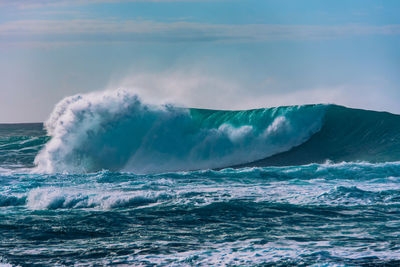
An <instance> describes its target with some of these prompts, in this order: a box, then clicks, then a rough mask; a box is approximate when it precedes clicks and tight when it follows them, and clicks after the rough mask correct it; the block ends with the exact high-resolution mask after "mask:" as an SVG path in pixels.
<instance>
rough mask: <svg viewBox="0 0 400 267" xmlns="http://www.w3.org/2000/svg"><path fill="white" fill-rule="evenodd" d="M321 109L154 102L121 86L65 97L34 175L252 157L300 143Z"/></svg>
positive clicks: (197, 165)
mask: <svg viewBox="0 0 400 267" xmlns="http://www.w3.org/2000/svg"><path fill="white" fill-rule="evenodd" d="M325 109H326V106H324V105H316V106H293V107H280V108H270V109H258V110H248V111H217V110H200V109H186V108H179V107H175V106H172V105H164V106H154V105H149V104H146V103H145V102H143V101H141V100H140V99H139V97H138V96H137V95H135V94H132V93H130V92H129V91H126V90H115V91H105V92H97V93H91V94H86V95H76V96H72V97H67V98H65V99H64V100H62V101H61V102H60V103H58V104H57V106H56V107H55V109H54V111H53V112H52V114H51V116H50V118H49V120H48V121H47V122H46V124H45V126H46V129H47V132H48V134H49V135H50V136H51V140H50V141H49V142H47V143H46V145H45V147H44V148H43V149H42V150H41V151H40V153H39V154H38V155H37V157H36V159H35V163H36V164H37V171H39V172H50V173H51V172H70V173H80V172H92V171H98V170H101V169H108V170H114V171H121V170H123V171H133V172H136V173H157V172H166V171H179V170H193V169H208V168H221V167H227V166H232V165H236V164H242V163H246V162H252V161H255V160H258V159H262V158H265V157H268V156H271V155H274V154H276V153H280V152H283V151H287V150H289V149H291V148H292V147H294V146H297V145H299V144H301V143H303V142H305V141H306V140H307V139H308V138H310V136H312V135H313V134H314V133H316V132H317V131H318V130H319V129H320V128H321V125H322V118H323V116H324V111H325Z"/></svg>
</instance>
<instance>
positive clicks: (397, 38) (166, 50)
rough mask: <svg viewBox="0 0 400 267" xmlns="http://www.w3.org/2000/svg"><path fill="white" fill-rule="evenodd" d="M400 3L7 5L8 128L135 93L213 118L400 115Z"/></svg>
mask: <svg viewBox="0 0 400 267" xmlns="http://www.w3.org/2000/svg"><path fill="white" fill-rule="evenodd" d="M398 14H400V1H397V0H386V1H383V0H373V1H372V0H335V1H327V0H302V1H300V0H230V1H228V0H147V1H146V0H125V1H124V0H86V1H83V0H69V1H66V0H52V1H50V0H0V123H10V122H41V121H45V120H46V119H47V118H48V116H49V115H50V113H51V111H52V109H53V107H54V105H55V104H56V103H57V102H58V101H60V100H61V99H63V98H64V97H67V96H70V95H74V94H78V93H87V92H92V91H101V90H117V89H119V88H124V89H129V90H133V91H135V92H137V93H138V94H139V96H140V97H141V98H142V99H143V100H144V101H148V102H152V103H153V102H154V103H174V104H176V105H180V106H187V107H199V108H211V109H250V108H259V107H273V106H280V105H298V104H312V103H335V104H340V105H345V106H349V107H355V108H363V109H373V110H382V111H389V112H392V113H398V114H400V49H399V48H400V16H399V15H398Z"/></svg>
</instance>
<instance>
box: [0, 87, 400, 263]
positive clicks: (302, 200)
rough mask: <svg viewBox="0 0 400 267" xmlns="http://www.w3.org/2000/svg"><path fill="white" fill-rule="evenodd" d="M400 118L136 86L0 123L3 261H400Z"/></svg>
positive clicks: (79, 97)
mask: <svg viewBox="0 0 400 267" xmlns="http://www.w3.org/2000/svg"><path fill="white" fill-rule="evenodd" d="M399 244H400V116H399V115H395V114H391V113H386V112H376V111H367V110H360V109H351V108H346V107H342V106H338V105H325V104H318V105H302V106H287V107H275V108H262V109H253V110H240V111H226V110H207V109H195V108H186V107H180V106H176V105H172V104H165V105H159V104H158V105H157V104H154V103H153V104H152V103H149V102H146V99H141V98H140V96H138V95H136V94H134V93H132V92H131V91H129V90H114V91H104V92H94V93H89V94H79V95H75V96H71V97H67V98H65V99H63V100H62V101H60V102H59V103H58V104H57V105H56V106H55V108H54V110H53V112H52V113H51V115H50V117H49V119H48V120H47V121H46V122H45V123H33V124H0V265H5V266H54V265H77V266H93V265H118V264H121V265H135V266H154V265H160V266H192V265H202V266H203V265H204V266H226V265H228V266H259V265H262V266H265V265H266V266H270V265H273V266H275V265H277V266H287V265H300V266H309V265H314V266H371V265H374V266H375V265H386V266H387V265H392V266H396V265H399V264H400V245H399Z"/></svg>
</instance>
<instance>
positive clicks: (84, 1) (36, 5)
mask: <svg viewBox="0 0 400 267" xmlns="http://www.w3.org/2000/svg"><path fill="white" fill-rule="evenodd" d="M210 1H218V0H68V1H67V0H35V1H32V0H0V7H2V6H3V7H11V8H17V9H40V8H49V7H50V8H52V7H69V6H80V5H92V4H101V3H108V4H117V3H130V2H142V3H145V2H210Z"/></svg>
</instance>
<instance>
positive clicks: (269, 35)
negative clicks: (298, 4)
mask: <svg viewBox="0 0 400 267" xmlns="http://www.w3.org/2000/svg"><path fill="white" fill-rule="evenodd" d="M399 34H400V25H398V24H394V25H384V26H369V25H338V26H316V25H273V24H244V25H228V24H207V23H193V22H171V23H163V22H155V21H138V20H126V21H116V20H114V21H113V20H111V21H110V20H68V21H66V20H20V21H9V22H5V23H3V24H0V42H2V43H5V42H9V43H19V42H38V43H40V42H62V43H71V44H73V43H78V42H107V41H108V42H153V41H157V42H191V41H196V42H199V41H204V42H211V41H213V42H215V41H224V42H231V41H235V42H240V41H243V42H263V41H277V40H321V39H322V40H324V39H337V38H347V37H360V36H372V35H399Z"/></svg>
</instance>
